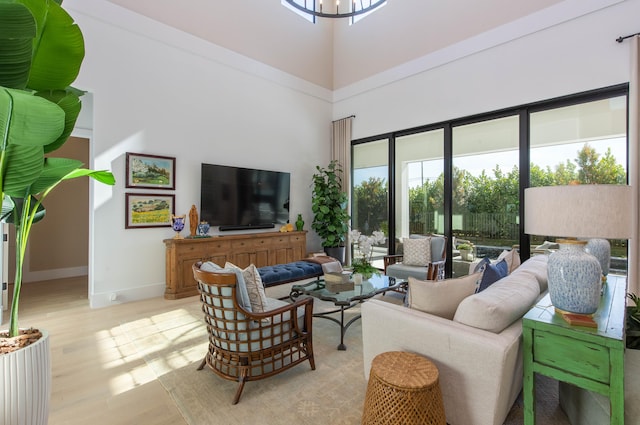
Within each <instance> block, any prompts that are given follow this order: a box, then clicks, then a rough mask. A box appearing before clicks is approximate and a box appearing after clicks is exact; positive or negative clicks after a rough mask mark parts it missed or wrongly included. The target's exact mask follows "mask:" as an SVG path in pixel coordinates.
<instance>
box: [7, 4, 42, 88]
mask: <svg viewBox="0 0 640 425" xmlns="http://www.w3.org/2000/svg"><path fill="white" fill-rule="evenodd" d="M35 36H36V21H35V19H34V18H33V15H32V14H31V12H30V11H29V9H28V8H27V7H26V6H24V5H22V4H19V3H0V86H4V87H10V88H15V89H24V88H25V87H26V86H27V81H28V80H29V69H30V68H31V56H32V50H33V38H34V37H35Z"/></svg>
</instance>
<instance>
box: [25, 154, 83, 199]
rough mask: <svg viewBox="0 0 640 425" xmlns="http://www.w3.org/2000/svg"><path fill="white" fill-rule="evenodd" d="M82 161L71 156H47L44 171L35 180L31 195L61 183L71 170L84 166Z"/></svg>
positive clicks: (30, 191)
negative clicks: (70, 157)
mask: <svg viewBox="0 0 640 425" xmlns="http://www.w3.org/2000/svg"><path fill="white" fill-rule="evenodd" d="M82 165H83V164H82V161H78V160H77V159H69V158H45V162H44V166H43V167H42V173H41V174H40V176H39V177H38V179H37V180H36V181H35V182H33V184H32V185H31V188H30V190H29V194H30V195H37V194H39V193H42V192H44V191H45V190H47V189H49V188H51V187H53V186H55V185H57V184H58V183H60V182H61V181H62V180H63V179H64V177H65V176H66V175H67V174H69V173H70V172H72V171H74V170H76V169H78V168H80V167H82Z"/></svg>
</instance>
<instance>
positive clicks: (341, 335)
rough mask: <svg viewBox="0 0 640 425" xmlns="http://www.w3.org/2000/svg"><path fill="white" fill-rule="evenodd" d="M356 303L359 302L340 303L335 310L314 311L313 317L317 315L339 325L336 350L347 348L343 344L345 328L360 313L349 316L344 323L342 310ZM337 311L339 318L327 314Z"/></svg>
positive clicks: (356, 318) (347, 327)
mask: <svg viewBox="0 0 640 425" xmlns="http://www.w3.org/2000/svg"><path fill="white" fill-rule="evenodd" d="M356 304H359V303H352V304H351V305H346V306H345V305H341V306H340V308H337V309H335V310H331V311H325V312H322V313H314V315H313V317H319V318H321V319H327V320H331V321H332V322H335V323H337V324H338V325H340V344H338V350H340V351H345V350H346V349H347V346H346V345H345V344H344V334H345V333H347V329H349V326H351V325H352V324H353V323H354V322H355V321H356V320H358V319H359V318H360V317H361V316H360V314H358V315H357V316H355V317H353V318H351V320H349V321H348V322H347V324H346V325H345V323H344V311H345V310H348V309H350V308H351V307H353V306H355V305H356ZM337 312H340V320H338V319H336V318H335V317H331V316H329V315H330V314H334V313H337Z"/></svg>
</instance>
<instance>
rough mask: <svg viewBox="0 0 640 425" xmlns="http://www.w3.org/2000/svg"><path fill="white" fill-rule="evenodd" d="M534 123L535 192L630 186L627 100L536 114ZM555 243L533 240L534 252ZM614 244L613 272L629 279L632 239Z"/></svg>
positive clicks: (532, 178)
mask: <svg viewBox="0 0 640 425" xmlns="http://www.w3.org/2000/svg"><path fill="white" fill-rule="evenodd" d="M530 120H531V135H530V143H531V145H530V146H531V147H530V155H531V170H530V181H531V183H530V185H531V186H532V187H534V186H555V185H568V184H626V183H627V99H626V96H617V97H611V98H606V99H602V100H596V101H593V102H585V103H580V104H576V105H570V106H565V107H561V108H553V109H546V110H543V111H539V112H533V113H532V114H531V118H530ZM612 207H613V208H615V206H612ZM550 213H551V214H552V213H553V212H550ZM549 239H551V240H549ZM545 242H546V243H545ZM552 242H553V238H549V237H545V236H544V235H533V236H531V248H532V250H533V252H546V248H548V247H554V245H551V243H552ZM610 243H611V257H612V258H611V266H610V269H611V272H612V273H619V274H626V272H627V240H611V241H610ZM536 249H537V251H536Z"/></svg>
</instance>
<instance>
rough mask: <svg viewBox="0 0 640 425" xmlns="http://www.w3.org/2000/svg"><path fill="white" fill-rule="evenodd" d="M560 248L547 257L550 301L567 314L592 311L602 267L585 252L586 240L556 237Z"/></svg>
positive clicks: (594, 310) (598, 303) (594, 309)
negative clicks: (559, 238)
mask: <svg viewBox="0 0 640 425" xmlns="http://www.w3.org/2000/svg"><path fill="white" fill-rule="evenodd" d="M558 243H559V244H560V250H559V251H557V252H554V253H553V254H551V255H550V256H549V263H548V283H549V295H550V296H551V303H552V304H553V305H554V307H557V308H559V309H560V310H564V311H567V312H570V313H578V314H592V313H595V312H596V310H597V309H598V306H599V305H600V294H601V291H602V279H601V276H602V268H601V266H600V262H599V261H598V259H597V258H596V257H594V256H593V255H591V254H588V253H587V252H585V250H584V247H585V245H586V244H587V241H578V240H559V241H558Z"/></svg>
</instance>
